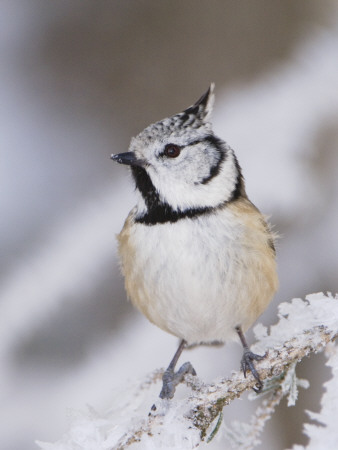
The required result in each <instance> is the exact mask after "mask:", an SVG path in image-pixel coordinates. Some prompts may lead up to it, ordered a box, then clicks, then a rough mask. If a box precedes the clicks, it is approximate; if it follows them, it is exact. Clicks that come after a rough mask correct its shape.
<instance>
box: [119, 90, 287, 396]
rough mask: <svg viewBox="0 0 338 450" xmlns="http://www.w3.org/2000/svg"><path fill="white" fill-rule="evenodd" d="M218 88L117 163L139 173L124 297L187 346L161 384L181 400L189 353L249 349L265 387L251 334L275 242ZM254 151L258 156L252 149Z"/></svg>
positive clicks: (269, 286)
mask: <svg viewBox="0 0 338 450" xmlns="http://www.w3.org/2000/svg"><path fill="white" fill-rule="evenodd" d="M214 97H215V96H214V83H212V84H211V85H210V87H209V88H208V90H207V91H206V92H205V93H204V94H203V95H202V96H201V97H200V98H199V100H198V101H197V102H195V103H194V104H193V105H192V106H190V107H188V108H187V109H185V110H183V111H182V112H180V113H178V114H175V115H173V116H170V117H167V118H165V119H163V120H160V121H158V122H156V123H153V124H151V125H149V126H148V127H146V128H145V129H144V130H143V131H142V132H141V133H139V134H138V135H137V136H136V137H133V138H132V139H131V142H130V146H129V149H128V151H127V152H125V153H118V154H112V155H111V159H112V160H113V161H115V162H117V163H119V164H124V165H127V166H129V167H130V170H131V174H132V178H133V181H134V183H135V187H136V189H135V192H136V196H137V199H136V205H135V206H134V208H133V209H132V210H131V211H130V213H129V215H128V217H127V219H126V221H125V223H124V226H123V228H122V230H121V232H120V234H119V235H118V236H117V239H118V253H119V258H120V266H121V271H122V274H123V275H124V279H125V289H126V292H127V296H128V298H129V299H130V300H131V302H132V303H133V305H134V306H135V307H136V308H137V309H138V310H140V311H141V312H142V313H143V314H144V315H145V316H146V317H147V318H148V319H149V320H150V322H152V323H153V324H155V325H157V326H158V327H159V328H161V329H162V330H164V331H166V332H168V333H170V334H172V335H174V336H176V337H178V338H179V340H180V344H179V346H178V349H177V351H176V353H175V355H174V357H173V359H172V360H171V362H170V364H169V366H168V368H167V369H166V370H165V372H164V374H163V378H162V383H163V385H162V390H161V392H160V397H161V398H162V399H171V398H173V397H174V394H175V389H176V386H177V385H178V384H179V383H180V382H182V381H183V379H184V377H185V375H186V374H187V373H190V374H192V375H196V372H195V369H194V368H193V367H192V365H191V364H190V362H186V363H184V364H183V365H182V367H181V368H180V369H179V370H177V371H175V368H176V364H177V362H178V359H179V357H180V356H181V353H182V352H183V350H184V349H185V348H186V347H189V346H194V345H200V344H212V343H214V342H219V343H226V342H229V341H233V340H237V341H238V339H239V340H240V342H241V344H242V346H243V356H242V359H241V369H242V370H243V372H244V376H246V374H247V372H248V371H250V372H251V373H252V375H253V377H254V379H255V387H253V389H254V390H255V391H256V392H259V391H260V390H261V389H262V386H263V383H262V381H261V379H260V377H259V374H258V372H257V370H256V368H255V364H254V361H258V360H260V359H262V358H263V357H264V356H261V355H257V354H254V353H253V352H251V351H250V350H249V347H248V344H247V341H246V338H245V332H246V331H247V330H248V329H249V328H250V327H251V325H252V324H253V323H254V322H255V320H256V319H257V318H258V317H259V316H260V315H261V314H262V312H263V311H264V310H265V309H266V308H267V306H268V305H269V303H270V302H271V300H272V298H273V296H274V294H275V292H276V290H277V288H278V276H277V266H276V250H275V238H276V234H275V233H274V232H273V231H272V228H271V226H270V224H269V223H268V221H267V219H266V218H265V216H263V215H262V213H261V212H260V211H259V210H258V208H256V206H254V204H253V203H252V202H251V201H250V200H249V198H248V196H247V194H246V190H245V182H244V177H243V175H242V170H241V167H240V165H239V163H238V160H237V157H236V155H235V153H234V151H233V149H232V148H231V147H230V145H228V144H227V143H226V142H225V141H224V140H223V139H221V138H220V137H218V136H216V135H215V133H214V131H213V129H212V124H211V122H210V115H211V112H212V109H213V104H214ZM252 151H254V150H252Z"/></svg>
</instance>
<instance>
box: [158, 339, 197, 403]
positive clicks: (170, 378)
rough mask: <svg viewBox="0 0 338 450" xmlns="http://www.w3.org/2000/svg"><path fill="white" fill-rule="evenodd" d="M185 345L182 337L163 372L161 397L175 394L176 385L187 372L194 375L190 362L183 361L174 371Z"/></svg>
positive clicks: (170, 396) (169, 396)
mask: <svg viewBox="0 0 338 450" xmlns="http://www.w3.org/2000/svg"><path fill="white" fill-rule="evenodd" d="M185 346H186V341H185V340H184V339H183V340H182V341H181V342H180V345H179V347H178V349H177V350H176V353H175V355H174V357H173V359H172V360H171V362H170V364H169V366H168V368H167V370H166V371H165V372H164V374H163V377H162V381H163V386H162V390H161V393H160V397H161V398H168V399H169V398H173V397H174V394H175V389H176V386H177V385H178V384H179V383H181V382H182V381H183V379H184V376H185V375H186V374H187V373H190V374H191V375H196V372H195V369H194V368H193V366H192V365H191V363H190V362H186V363H184V364H183V365H182V366H181V367H180V368H179V370H178V371H177V372H175V366H176V363H177V361H178V358H179V357H180V356H181V353H182V351H183V349H184V347H185Z"/></svg>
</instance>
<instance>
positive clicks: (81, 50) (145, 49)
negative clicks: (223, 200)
mask: <svg viewBox="0 0 338 450" xmlns="http://www.w3.org/2000/svg"><path fill="white" fill-rule="evenodd" d="M0 8H1V14H0V55H1V65H0V105H1V106H0V114H1V121H0V143H1V145H0V148H1V164H0V175H1V178H0V183H1V184H0V186H1V189H0V202H1V219H0V231H1V261H0V264H1V266H0V269H1V270H0V280H1V281H0V321H1V323H0V364H1V371H0V396H1V397H0V398H1V401H0V404H1V407H0V423H1V424H2V426H1V431H0V447H1V448H3V449H6V450H19V449H20V450H21V449H23V448H24V449H25V450H33V449H35V448H37V446H36V444H35V443H34V440H35V439H39V440H42V441H49V442H53V441H56V440H58V439H60V438H61V436H62V434H63V433H65V432H66V431H67V429H68V426H69V425H68V420H69V419H68V412H67V411H68V410H69V409H70V410H74V409H75V410H81V409H84V408H85V405H87V404H90V405H92V406H93V407H95V408H96V409H97V410H99V411H105V410H106V409H107V408H109V407H111V406H112V405H114V398H115V394H114V392H116V391H118V390H119V389H121V386H122V385H123V384H124V383H125V381H126V380H129V381H130V382H131V383H137V380H138V379H140V378H142V377H144V376H145V375H146V374H147V373H149V372H151V371H153V370H154V369H155V368H159V367H164V366H166V365H167V364H168V363H169V360H170V359H171V357H172V355H173V353H174V351H175V349H176V345H177V342H176V339H175V338H173V337H172V336H169V335H167V334H165V333H164V332H162V331H161V330H158V329H157V328H156V327H155V326H153V325H151V324H150V323H148V322H147V321H146V319H144V318H143V317H141V315H140V314H139V313H138V312H136V311H134V310H133V308H132V306H131V304H130V303H128V302H127V301H126V296H125V293H124V287H123V279H122V277H121V275H120V272H119V267H118V262H117V258H116V240H115V235H116V234H117V233H118V232H119V231H120V229H121V227H122V225H123V222H124V219H125V217H126V215H127V213H128V211H129V210H130V209H131V207H132V206H133V204H134V193H133V189H134V188H133V185H132V182H131V178H130V176H129V174H128V171H127V170H126V168H124V167H121V166H118V165H117V164H114V163H113V162H111V161H110V159H109V158H110V154H111V153H113V152H122V151H127V149H128V145H129V141H130V138H131V136H133V135H136V134H137V133H138V132H140V131H141V130H142V129H143V128H144V127H145V126H147V125H148V124H149V123H151V122H154V121H157V120H160V119H162V118H163V117H166V116H169V115H172V114H175V113H177V112H179V111H181V110H183V109H185V108H186V107H188V106H189V105H191V104H192V103H193V102H194V101H195V100H197V99H198V98H199V97H200V95H201V94H202V93H203V92H204V91H205V90H206V89H207V88H208V86H209V84H210V82H212V81H214V82H215V83H216V105H215V109H214V114H213V123H214V129H215V131H216V132H217V133H218V134H219V135H220V136H221V137H222V138H223V139H224V140H226V141H227V142H228V143H229V144H230V145H231V146H232V147H233V148H234V149H235V151H236V153H237V156H238V159H239V161H240V164H241V166H242V168H243V173H244V176H245V178H246V182H247V191H248V193H249V196H250V198H251V200H252V201H253V202H254V203H255V204H256V205H257V206H258V207H259V208H260V209H261V210H262V211H263V212H264V213H265V214H268V215H271V219H270V220H271V222H272V223H273V224H274V225H275V230H276V231H278V232H279V233H280V234H281V239H280V240H279V243H278V265H279V276H280V290H279V292H278V294H277V295H276V297H275V299H274V301H273V303H272V304H271V306H270V308H269V309H268V311H267V312H266V313H265V314H264V315H263V316H262V317H261V319H260V320H261V321H262V322H263V323H264V324H265V325H269V324H272V323H274V322H275V321H276V320H277V317H276V316H277V305H278V303H280V302H281V301H288V300H290V299H291V298H293V297H304V296H305V295H306V294H309V293H312V292H318V291H332V292H337V291H338V288H337V285H338V282H337V268H338V264H337V254H338V240H337V229H338V198H337V193H338V177H337V167H338V152H337V147H338V127H337V119H338V88H337V85H338V50H337V49H338V6H337V2H335V1H334V0H322V1H321V2H318V1H316V0H307V1H305V0H304V1H297V2H295V1H293V0H284V1H283V2H270V1H268V0H265V1H263V0H257V1H255V2H252V1H251V0H243V1H241V2H237V1H234V0H233V1H230V0H226V1H224V0H210V1H208V2H204V1H201V0H185V1H184V2H178V1H169V0H163V1H161V2H158V1H154V0H123V1H122V0H120V1H118V0H117V1H114V2H106V1H103V0H96V1H95V2H90V1H83V0H72V1H69V0H59V1H58V2H46V1H43V0H10V1H6V0H3V1H2V2H1V5H0ZM248 339H249V341H250V342H253V339H254V338H253V334H252V332H251V334H249V335H248ZM241 353H242V350H241V349H240V347H239V346H238V345H237V344H230V345H228V346H225V347H223V348H220V349H219V348H218V349H211V348H200V349H194V350H191V351H189V353H188V352H187V354H186V355H185V356H186V359H188V358H189V359H190V360H191V361H192V363H193V365H194V366H195V368H196V370H197V372H198V374H199V376H200V377H202V378H203V379H205V380H208V379H213V378H215V377H218V376H228V375H230V373H231V370H234V369H237V368H238V366H239V360H240V357H241ZM183 360H184V357H182V362H183ZM324 363H325V359H324V357H323V356H322V355H318V356H314V357H312V358H310V359H309V360H308V361H306V362H305V363H302V364H301V365H300V367H299V369H298V372H299V375H300V376H302V377H305V378H308V379H309V380H310V382H311V387H310V389H309V390H307V391H301V392H300V398H299V402H298V404H297V406H296V407H293V408H287V407H286V406H285V405H281V407H280V408H279V409H278V412H277V414H276V415H275V417H274V419H273V420H272V422H270V423H269V424H268V425H267V427H266V433H265V436H264V442H263V444H262V445H261V447H259V448H261V449H263V448H273V449H277V450H279V449H284V448H287V447H290V446H292V445H293V444H294V443H299V444H304V443H306V438H305V437H304V436H303V435H302V423H303V422H304V421H305V420H306V419H307V416H306V414H305V413H304V409H305V408H306V409H310V410H312V411H318V410H319V401H320V396H321V394H322V392H323V388H322V383H323V380H326V379H328V378H329V377H330V373H329V372H328V371H326V368H325V366H324ZM247 405H248V402H247V400H246V399H244V400H242V401H237V402H236V404H234V405H232V406H231V408H232V409H230V408H228V409H227V411H225V420H226V422H227V423H229V422H230V420H231V419H232V418H234V417H235V416H236V414H237V415H238V416H239V418H240V419H243V417H244V415H245V414H246V413H247V412H248V411H247V410H248V409H249V408H248V406H247ZM254 407H255V405H254ZM244 411H245V413H244ZM227 445H228V444H226V443H225V441H220V442H213V443H212V444H210V445H209V446H208V448H210V449H211V448H214V449H217V448H222V449H224V448H227Z"/></svg>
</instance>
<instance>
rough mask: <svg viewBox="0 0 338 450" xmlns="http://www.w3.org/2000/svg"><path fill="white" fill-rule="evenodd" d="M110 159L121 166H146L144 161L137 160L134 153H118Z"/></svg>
mask: <svg viewBox="0 0 338 450" xmlns="http://www.w3.org/2000/svg"><path fill="white" fill-rule="evenodd" d="M110 158H111V159H112V160H113V161H116V162H118V163H119V164H126V165H127V166H139V167H144V166H145V162H144V160H142V159H137V157H136V155H135V153H134V152H126V153H118V154H117V155H114V154H112V155H111V157H110Z"/></svg>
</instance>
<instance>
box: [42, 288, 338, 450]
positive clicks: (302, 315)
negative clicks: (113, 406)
mask: <svg viewBox="0 0 338 450" xmlns="http://www.w3.org/2000/svg"><path fill="white" fill-rule="evenodd" d="M278 317H279V321H278V323H277V324H275V325H273V326H271V327H270V330H269V332H268V330H267V329H266V328H265V327H263V326H262V325H258V326H256V328H255V333H256V337H257V338H258V342H257V343H256V344H255V346H254V351H255V352H256V353H260V354H263V353H266V357H265V358H264V359H263V360H262V361H259V362H257V364H256V368H257V370H258V372H259V375H260V378H261V379H262V381H264V380H265V383H264V384H265V387H264V391H265V392H267V393H268V395H267V398H265V400H263V402H262V404H261V406H260V407H259V408H258V409H257V411H256V414H255V416H254V417H253V418H252V421H251V424H250V425H243V424H240V425H238V429H239V430H240V432H239V433H237V434H236V432H234V431H233V429H232V431H231V433H232V434H233V436H232V438H233V440H236V442H237V443H238V439H241V440H242V441H243V442H241V448H243V449H244V448H245V449H249V448H253V446H254V445H255V443H257V442H258V436H259V434H260V433H261V431H262V429H263V426H264V424H265V422H266V421H267V420H268V419H269V418H270V416H271V414H272V413H273V411H274V409H275V407H276V406H277V405H278V404H279V402H280V400H281V399H282V397H283V396H284V395H289V404H293V403H294V402H295V400H296V397H297V384H298V385H299V384H300V385H303V387H305V382H304V381H303V382H302V381H297V378H296V376H295V367H296V364H297V362H299V361H301V360H302V359H303V358H304V357H306V356H309V355H310V354H311V353H317V352H320V351H322V350H323V349H324V348H325V347H326V345H327V344H328V342H330V341H333V340H334V339H335V338H336V337H337V335H338V298H337V297H336V298H334V297H332V296H331V295H330V294H329V295H328V296H325V295H324V294H312V295H309V296H308V297H307V298H306V300H301V299H294V300H292V302H291V303H282V304H281V305H280V306H279V314H278ZM162 373H163V371H156V372H154V373H153V374H151V375H150V376H149V377H148V379H147V380H146V382H144V383H142V385H140V386H139V387H138V389H137V391H136V397H137V396H139V397H140V398H141V399H142V402H143V403H144V400H145V399H147V397H146V395H148V399H147V400H148V401H149V398H151V396H150V395H149V392H150V391H151V389H154V387H155V388H156V389H157V390H158V386H155V383H156V382H157V381H160V379H161V375H162ZM185 383H186V384H187V385H188V386H189V387H190V388H191V394H190V396H188V397H187V398H184V399H180V400H176V399H174V400H170V401H169V400H160V399H158V400H157V401H156V404H155V405H153V407H152V409H151V411H150V412H149V413H148V415H146V414H145V413H144V411H143V412H142V413H138V414H137V413H136V414H135V404H137V399H136V397H135V396H134V397H133V399H132V398H130V399H129V402H128V403H127V404H126V405H125V407H124V408H123V409H122V408H121V407H120V408H119V409H118V413H117V411H116V412H115V413H112V412H111V413H110V414H108V416H106V417H105V418H104V420H105V431H104V433H103V428H102V424H101V425H100V423H101V422H102V417H100V420H101V422H100V421H97V426H96V428H95V430H96V434H95V436H96V437H97V435H98V431H99V432H100V433H101V435H102V436H103V435H104V438H102V439H103V440H104V442H105V445H107V439H109V442H110V443H111V444H110V447H107V446H103V445H102V448H111V449H124V448H127V447H129V446H131V445H132V444H135V443H141V444H142V447H141V448H147V446H148V444H149V447H150V446H151V445H152V447H151V448H166V446H169V445H168V442H170V445H171V446H172V447H173V448H181V449H192V448H196V447H198V446H199V445H200V443H201V442H202V441H204V440H210V439H211V438H212V437H213V436H214V434H215V433H216V431H217V430H218V428H219V425H220V423H221V417H222V416H221V415H222V410H223V408H224V406H226V405H228V404H229V403H231V402H232V401H233V400H234V399H236V398H238V397H240V396H241V395H242V394H243V393H244V392H245V391H247V390H249V389H251V388H252V387H253V386H254V385H255V380H254V378H253V377H252V375H251V374H249V376H248V378H244V376H243V374H242V373H241V372H234V373H233V374H232V376H231V378H230V379H222V380H221V381H220V382H217V383H211V384H206V383H203V382H202V381H201V380H199V379H198V378H197V377H194V376H191V375H187V376H186V378H185ZM147 392H148V394H147ZM133 401H134V402H135V403H133ZM131 405H134V408H133V407H132V406H131ZM128 410H129V411H128ZM121 411H124V421H123V420H121V417H120V416H121ZM93 414H94V413H93V412H92V411H91V417H90V418H87V420H89V421H90V424H91V429H92V428H93ZM95 414H96V413H95ZM126 416H127V419H126ZM95 417H96V416H95ZM81 420H82V423H83V420H84V419H83V417H82V419H81ZM107 423H108V424H110V427H111V430H114V432H112V431H111V432H107V429H106V428H107ZM243 427H245V432H243ZM235 428H236V426H235ZM235 431H236V430H235ZM81 432H82V435H81V436H82V437H83V433H84V430H83V429H82V431H81ZM91 432H92V431H91ZM102 433H103V434H102ZM231 433H230V432H228V434H231ZM239 435H240V436H241V438H239V437H238V436H239ZM228 437H229V436H228ZM230 437H231V436H230ZM246 438H247V439H246ZM245 439H246V441H245ZM71 441H72V439H70V437H69V436H67V438H65V440H63V442H64V443H65V442H67V445H64V446H62V447H60V446H58V447H54V446H53V445H52V446H50V445H51V444H48V445H49V446H48V447H46V446H45V444H41V443H40V446H41V448H44V449H47V448H48V449H53V450H54V449H55V450H56V449H60V448H62V450H63V449H65V450H71V449H75V448H79V447H78V446H77V447H75V445H74V446H72V444H71ZM60 442H61V441H59V443H58V444H60ZM248 442H250V443H249V444H248ZM163 443H165V445H164V446H163ZM77 444H78V442H77ZM54 445H57V444H54ZM80 448H87V447H80ZM88 448H89V447H88Z"/></svg>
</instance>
